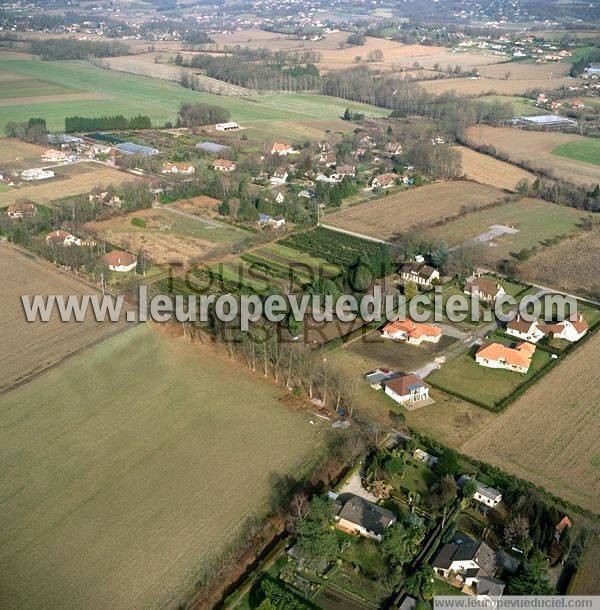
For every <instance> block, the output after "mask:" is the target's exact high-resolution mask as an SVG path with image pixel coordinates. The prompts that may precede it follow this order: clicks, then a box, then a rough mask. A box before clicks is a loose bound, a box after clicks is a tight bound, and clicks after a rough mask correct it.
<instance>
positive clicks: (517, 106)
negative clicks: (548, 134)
mask: <svg viewBox="0 0 600 610" xmlns="http://www.w3.org/2000/svg"><path fill="white" fill-rule="evenodd" d="M477 101H480V102H486V103H489V104H491V103H501V104H505V103H510V104H511V105H512V108H513V112H514V114H515V115H518V116H531V115H534V114H545V113H547V112H548V111H547V110H545V109H544V108H537V107H536V105H535V102H534V101H533V100H530V99H528V98H526V97H520V96H518V95H484V96H482V97H479V98H477Z"/></svg>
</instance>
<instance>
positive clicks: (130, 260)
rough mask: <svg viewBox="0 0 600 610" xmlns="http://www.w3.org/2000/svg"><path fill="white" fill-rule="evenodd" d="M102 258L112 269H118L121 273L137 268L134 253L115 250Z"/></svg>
mask: <svg viewBox="0 0 600 610" xmlns="http://www.w3.org/2000/svg"><path fill="white" fill-rule="evenodd" d="M102 260H103V261H104V263H106V265H108V268H109V269H110V270H111V271H118V272H120V273H126V272H127V271H131V270H132V269H135V267H136V265H137V259H136V257H135V256H133V254H129V252H123V251H121V250H113V251H112V252H109V253H108V254H105V255H104V256H103V257H102Z"/></svg>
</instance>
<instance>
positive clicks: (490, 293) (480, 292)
mask: <svg viewBox="0 0 600 610" xmlns="http://www.w3.org/2000/svg"><path fill="white" fill-rule="evenodd" d="M464 293H465V294H470V295H471V296H472V297H473V298H476V299H479V300H480V301H487V302H489V303H493V302H494V301H496V299H499V298H500V297H501V296H502V295H504V294H505V291H504V288H503V287H502V286H501V285H500V284H498V282H495V281H494V280H488V279H486V278H481V277H472V278H469V279H468V280H467V283H466V284H465V289H464Z"/></svg>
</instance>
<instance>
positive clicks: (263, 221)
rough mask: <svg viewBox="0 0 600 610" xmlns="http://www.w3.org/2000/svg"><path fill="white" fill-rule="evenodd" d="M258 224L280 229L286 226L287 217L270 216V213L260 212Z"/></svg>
mask: <svg viewBox="0 0 600 610" xmlns="http://www.w3.org/2000/svg"><path fill="white" fill-rule="evenodd" d="M258 224H259V225H261V226H263V227H265V226H267V227H270V228H272V229H279V228H280V227H284V226H285V218H284V217H283V216H275V217H273V216H269V215H268V214H259V215H258Z"/></svg>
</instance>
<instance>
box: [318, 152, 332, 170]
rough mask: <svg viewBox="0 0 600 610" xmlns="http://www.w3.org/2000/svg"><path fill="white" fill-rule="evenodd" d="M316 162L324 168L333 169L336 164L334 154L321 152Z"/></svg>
mask: <svg viewBox="0 0 600 610" xmlns="http://www.w3.org/2000/svg"><path fill="white" fill-rule="evenodd" d="M318 162H319V163H320V164H321V165H324V166H325V167H333V166H334V165H335V163H336V159H335V154H334V153H332V152H322V153H321V154H320V155H319V158H318Z"/></svg>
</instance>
